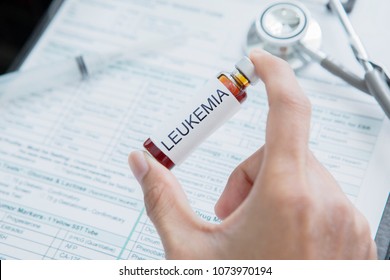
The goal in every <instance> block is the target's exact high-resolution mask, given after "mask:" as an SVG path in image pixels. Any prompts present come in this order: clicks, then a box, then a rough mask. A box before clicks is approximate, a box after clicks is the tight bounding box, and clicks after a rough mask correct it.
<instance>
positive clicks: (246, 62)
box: [236, 56, 259, 85]
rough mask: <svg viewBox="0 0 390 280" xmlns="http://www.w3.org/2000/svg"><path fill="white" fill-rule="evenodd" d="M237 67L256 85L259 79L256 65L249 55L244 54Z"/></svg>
mask: <svg viewBox="0 0 390 280" xmlns="http://www.w3.org/2000/svg"><path fill="white" fill-rule="evenodd" d="M236 68H237V69H238V70H239V71H240V72H241V73H242V74H243V75H244V76H245V77H246V78H247V79H248V81H249V82H250V83H251V84H252V85H255V84H256V83H257V82H258V81H259V77H258V76H257V74H256V69H255V66H254V65H253V63H252V61H251V60H250V59H249V58H248V57H246V56H244V57H243V58H242V59H241V60H240V61H239V62H237V64H236Z"/></svg>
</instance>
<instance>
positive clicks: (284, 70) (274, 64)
mask: <svg viewBox="0 0 390 280" xmlns="http://www.w3.org/2000/svg"><path fill="white" fill-rule="evenodd" d="M250 59H251V60H252V62H253V64H254V65H255V68H256V72H257V74H258V76H259V77H260V78H261V79H262V81H263V82H264V83H265V86H266V91H267V95H268V104H269V113H268V120H267V130H266V147H267V150H268V151H267V152H270V153H272V154H273V155H277V154H281V155H283V156H286V155H292V156H294V157H296V155H301V154H302V152H304V151H306V150H307V147H308V140H309V133H310V117H311V105H310V101H309V99H308V98H307V97H306V95H305V94H304V93H303V90H302V89H301V87H300V85H299V84H298V81H297V79H296V78H295V74H294V72H293V70H292V69H291V67H290V66H289V65H288V63H287V62H285V61H284V60H282V59H280V58H277V57H275V56H273V55H271V54H269V53H267V52H265V51H260V50H255V51H253V52H252V53H251V55H250Z"/></svg>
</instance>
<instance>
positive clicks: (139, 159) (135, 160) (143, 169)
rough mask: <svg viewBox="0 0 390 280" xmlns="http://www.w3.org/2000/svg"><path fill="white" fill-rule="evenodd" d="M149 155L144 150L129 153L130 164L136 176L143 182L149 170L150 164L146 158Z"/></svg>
mask: <svg viewBox="0 0 390 280" xmlns="http://www.w3.org/2000/svg"><path fill="white" fill-rule="evenodd" d="M146 156H147V155H146V154H145V152H142V151H134V152H131V154H130V155H129V165H130V169H131V171H132V172H133V174H134V176H135V178H136V179H137V180H138V182H141V181H142V179H143V178H144V177H145V175H146V173H148V171H149V164H148V162H147V160H146V158H145V157H146Z"/></svg>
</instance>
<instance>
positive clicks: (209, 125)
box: [144, 57, 259, 169]
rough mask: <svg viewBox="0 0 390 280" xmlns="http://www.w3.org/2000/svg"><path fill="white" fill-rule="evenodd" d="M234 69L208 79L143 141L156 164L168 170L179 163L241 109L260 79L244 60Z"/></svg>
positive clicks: (246, 60) (252, 67) (247, 60)
mask: <svg viewBox="0 0 390 280" xmlns="http://www.w3.org/2000/svg"><path fill="white" fill-rule="evenodd" d="M235 68H236V69H234V70H233V71H232V72H231V73H226V72H222V73H220V74H219V75H218V76H217V78H216V79H211V80H210V81H209V82H208V83H207V84H206V85H205V86H204V87H203V88H202V89H201V90H200V92H198V94H196V95H195V96H194V98H193V99H191V101H190V103H189V104H187V105H186V106H185V107H184V108H183V110H182V111H181V112H180V113H178V114H175V115H174V117H173V118H171V120H170V121H168V122H166V123H164V124H163V127H162V128H160V129H159V130H158V131H156V132H155V133H154V134H153V135H152V136H151V137H150V138H148V139H147V140H146V141H145V143H144V147H145V149H146V150H147V151H148V152H149V153H150V154H151V155H152V156H153V157H154V158H155V159H156V160H157V161H158V162H160V163H161V164H162V165H164V166H165V167H166V168H168V169H172V168H173V167H174V166H175V165H178V164H180V163H181V162H183V161H184V159H185V158H187V156H188V155H189V154H190V153H191V152H192V151H193V150H194V149H195V148H196V147H197V146H198V145H199V144H200V143H202V142H203V141H204V140H205V139H206V138H207V137H208V136H209V135H211V134H212V133H213V132H214V131H215V130H216V129H217V128H219V127H220V126H221V125H222V124H223V123H225V122H226V121H227V120H228V119H230V118H231V117H232V116H233V115H234V114H235V113H236V112H237V111H238V110H239V109H240V107H241V106H240V105H241V103H242V102H244V101H245V99H246V96H247V94H246V91H245V89H246V88H247V87H248V86H249V84H252V85H253V84H255V83H257V81H258V80H259V78H258V77H257V75H256V71H255V67H254V65H253V63H252V62H251V61H250V59H249V58H247V57H244V58H242V59H241V60H240V61H239V62H238V63H237V64H236V66H235Z"/></svg>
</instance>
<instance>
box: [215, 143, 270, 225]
mask: <svg viewBox="0 0 390 280" xmlns="http://www.w3.org/2000/svg"><path fill="white" fill-rule="evenodd" d="M263 154H264V151H263V148H261V149H259V150H257V151H256V152H255V153H254V154H253V155H251V156H250V157H249V158H248V159H246V160H245V161H244V162H242V163H241V164H240V165H239V166H237V168H236V169H235V170H234V171H233V172H232V174H231V175H230V177H229V180H228V182H227V184H226V187H225V190H224V191H223V192H222V194H221V197H220V198H219V200H218V202H217V204H216V205H215V207H214V210H215V213H216V215H217V216H218V218H220V219H222V220H223V219H225V218H226V217H228V216H229V215H230V214H231V213H232V212H233V211H234V210H236V209H237V207H238V206H240V205H241V203H242V202H243V201H244V200H245V198H246V197H247V196H248V194H249V192H250V190H251V189H252V186H253V182H254V181H255V179H256V176H257V175H258V173H259V170H260V166H261V163H262V161H263Z"/></svg>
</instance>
